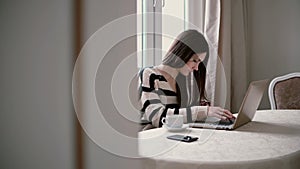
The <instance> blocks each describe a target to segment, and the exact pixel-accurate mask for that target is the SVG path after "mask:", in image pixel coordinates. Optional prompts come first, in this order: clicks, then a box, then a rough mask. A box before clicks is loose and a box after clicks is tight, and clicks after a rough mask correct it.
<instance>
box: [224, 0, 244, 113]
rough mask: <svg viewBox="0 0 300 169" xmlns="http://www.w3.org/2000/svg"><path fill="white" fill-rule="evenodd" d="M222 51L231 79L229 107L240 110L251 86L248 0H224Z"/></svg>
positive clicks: (228, 81) (228, 98) (228, 88)
mask: <svg viewBox="0 0 300 169" xmlns="http://www.w3.org/2000/svg"><path fill="white" fill-rule="evenodd" d="M221 4H222V5H221V27H220V41H219V55H220V58H221V61H222V63H223V65H224V69H225V73H226V79H227V91H228V92H227V93H228V94H227V99H226V100H227V102H226V107H227V108H230V109H231V111H232V112H237V111H238V109H239V107H240V104H241V102H242V100H243V97H244V95H245V92H246V90H247V87H248V83H249V80H248V71H247V56H248V50H247V49H248V46H247V40H248V38H247V3H246V0H231V1H226V0H222V1H221Z"/></svg>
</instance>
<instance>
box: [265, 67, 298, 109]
mask: <svg viewBox="0 0 300 169" xmlns="http://www.w3.org/2000/svg"><path fill="white" fill-rule="evenodd" d="M269 100H270V103H271V109H300V72H295V73H290V74H286V75H284V76H280V77H276V78H274V79H273V80H272V81H271V83H270V85H269Z"/></svg>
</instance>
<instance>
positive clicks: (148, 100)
mask: <svg viewBox="0 0 300 169" xmlns="http://www.w3.org/2000/svg"><path fill="white" fill-rule="evenodd" d="M142 77H143V78H142V82H141V85H142V91H141V92H142V93H141V99H140V101H141V104H142V112H144V113H145V116H144V117H145V118H146V119H147V120H148V121H151V122H152V125H154V126H156V127H161V126H162V123H161V119H162V118H163V117H165V116H166V115H167V114H182V115H184V116H185V118H184V122H185V123H187V122H193V121H195V120H199V119H204V118H206V117H207V109H208V107H207V106H192V107H187V108H179V105H178V103H177V98H176V93H175V92H174V91H172V89H170V88H167V87H166V86H168V85H166V84H167V81H166V80H165V79H164V78H163V77H160V76H159V75H158V74H156V73H155V72H154V71H153V70H152V69H149V68H145V70H144V72H143V75H142Z"/></svg>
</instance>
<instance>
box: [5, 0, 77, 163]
mask: <svg viewBox="0 0 300 169" xmlns="http://www.w3.org/2000/svg"><path fill="white" fill-rule="evenodd" d="M0 20H1V27H0V37H1V39H0V42H1V43H0V44H1V45H0V59H1V63H0V79H1V82H0V93H1V100H0V137H1V139H0V151H1V152H0V159H1V160H0V168H3V169H4V168H5V169H20V168H22V169H38V168H43V169H53V168H57V169H60V168H61V169H62V168H63V169H74V168H75V167H76V166H75V151H74V147H75V146H74V138H75V136H74V132H75V131H74V130H73V129H74V128H73V127H74V119H75V117H74V113H73V110H72V102H71V75H72V71H71V69H72V65H71V63H72V60H73V56H72V52H73V48H72V45H73V41H72V35H73V32H72V29H73V28H72V1H71V0H64V1H61V0H56V1H46V0H42V1H41V0H26V1H11V0H1V1H0Z"/></svg>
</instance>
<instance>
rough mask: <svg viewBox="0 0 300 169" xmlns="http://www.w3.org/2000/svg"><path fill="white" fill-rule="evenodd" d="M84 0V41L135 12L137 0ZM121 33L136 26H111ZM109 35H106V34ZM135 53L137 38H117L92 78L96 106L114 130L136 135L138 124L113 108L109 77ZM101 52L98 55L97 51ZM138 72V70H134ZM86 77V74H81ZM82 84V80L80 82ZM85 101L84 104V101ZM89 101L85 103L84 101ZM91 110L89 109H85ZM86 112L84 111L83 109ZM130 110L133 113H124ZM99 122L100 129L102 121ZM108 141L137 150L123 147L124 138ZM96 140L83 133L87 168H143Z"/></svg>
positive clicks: (133, 65)
mask: <svg viewBox="0 0 300 169" xmlns="http://www.w3.org/2000/svg"><path fill="white" fill-rule="evenodd" d="M83 2H84V6H83V7H84V8H83V16H84V17H83V34H84V41H86V40H88V38H90V36H91V35H92V34H94V33H95V32H96V31H97V30H98V29H100V28H102V27H103V26H105V25H106V24H108V23H109V22H112V21H115V20H116V19H118V18H120V17H124V16H126V15H130V14H135V13H136V0H126V1H120V0H106V1H98V0H87V1H83ZM116 29H117V30H118V31H120V32H122V29H124V30H125V29H134V30H135V29H136V24H133V25H132V23H128V25H126V24H125V25H122V27H121V28H120V29H118V28H114V30H116ZM114 30H112V31H111V32H110V34H111V36H113V35H114V34H116V33H119V32H115V31H114ZM108 38H109V35H108ZM107 41H110V39H102V41H100V42H99V44H94V45H95V46H97V45H99V46H102V45H104V44H106V43H107ZM134 52H136V38H135V37H132V38H129V39H125V40H122V39H120V42H119V44H117V45H116V46H114V47H113V48H112V49H110V51H109V53H108V54H107V55H106V56H105V58H104V59H103V62H102V63H101V64H100V66H99V69H98V73H97V76H96V79H95V80H96V81H95V85H96V87H95V90H96V96H97V98H98V99H97V101H98V104H99V107H100V109H101V111H102V113H103V115H104V116H105V118H106V120H107V121H108V123H109V124H110V125H111V126H112V127H113V128H114V129H116V130H117V131H118V132H120V134H121V135H122V134H124V135H127V136H132V137H136V136H137V132H138V129H139V128H138V127H139V126H138V124H132V123H130V122H129V121H128V120H126V119H125V118H124V117H122V116H120V114H119V113H120V112H118V111H117V110H116V108H115V107H114V102H113V101H112V100H111V95H112V93H111V79H112V75H113V73H114V71H115V70H116V67H117V65H118V64H120V62H121V61H122V60H124V59H125V57H127V56H128V55H130V54H132V53H134ZM99 55H101V54H99ZM136 66H137V61H136V60H135V61H134V62H132V65H131V67H136ZM136 72H137V70H136ZM83 76H85V75H83ZM83 85H84V82H83ZM83 104H85V103H83ZM86 104H88V103H86ZM88 109H90V110H88ZM87 111H93V110H92V109H91V108H87ZM84 113H87V112H84ZM127 113H132V112H127ZM94 125H98V126H99V127H100V128H101V125H102V124H94ZM98 134H99V135H100V137H103V139H105V138H107V137H108V138H110V135H109V134H108V135H101V133H100V132H99V133H98ZM109 142H110V143H112V144H115V145H116V146H118V147H119V149H121V150H122V151H132V152H137V151H138V149H137V146H138V145H137V144H134V143H132V144H128V145H126V146H120V145H122V144H123V142H124V140H121V139H119V140H113V139H110V140H109ZM98 144H99V143H97V142H96V143H95V142H93V140H92V139H91V138H89V137H88V136H87V135H86V133H85V135H84V163H85V165H84V166H85V168H86V169H98V168H107V169H108V168H111V169H113V168H124V169H125V168H126V169H127V168H136V169H139V168H142V167H141V163H140V160H139V159H132V158H126V157H122V156H118V155H115V154H112V153H111V152H110V151H109V150H108V151H107V150H104V149H102V148H101V147H100V146H99V145H98Z"/></svg>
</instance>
